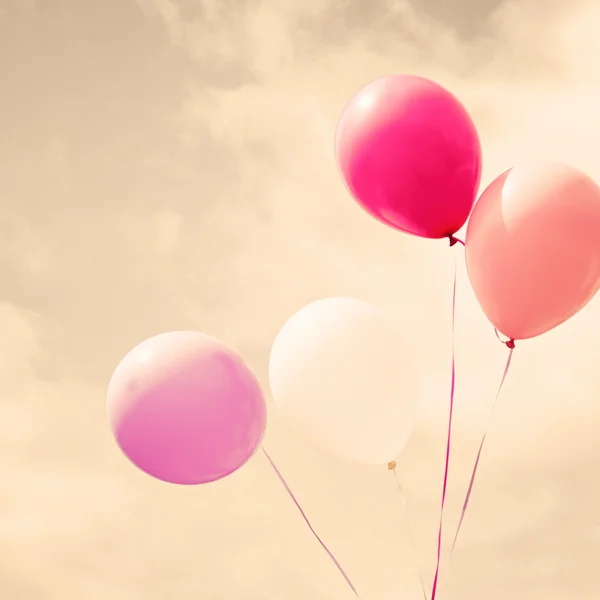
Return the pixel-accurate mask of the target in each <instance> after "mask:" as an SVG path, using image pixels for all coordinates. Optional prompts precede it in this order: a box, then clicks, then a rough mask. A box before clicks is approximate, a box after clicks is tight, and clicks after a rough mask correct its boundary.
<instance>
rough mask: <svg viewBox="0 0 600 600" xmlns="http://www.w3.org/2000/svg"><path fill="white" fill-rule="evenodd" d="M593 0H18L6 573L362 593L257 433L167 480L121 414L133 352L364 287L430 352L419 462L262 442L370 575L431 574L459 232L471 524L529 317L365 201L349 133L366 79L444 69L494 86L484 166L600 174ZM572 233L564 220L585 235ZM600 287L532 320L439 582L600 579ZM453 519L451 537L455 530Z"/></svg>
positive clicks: (3, 466) (284, 434)
mask: <svg viewBox="0 0 600 600" xmlns="http://www.w3.org/2000/svg"><path fill="white" fill-rule="evenodd" d="M599 19H600V7H598V6H596V5H595V3H594V2H591V0H590V1H587V2H586V1H584V0H575V1H574V2H569V3H565V2H558V1H554V0H546V1H542V0H519V1H518V2H517V1H514V2H510V1H505V2H502V1H500V0H493V1H490V0H465V1H463V2H458V1H456V0H455V1H452V2H444V1H443V0H426V1H417V0H386V1H385V2H384V1H382V0H347V1H345V2H342V1H337V2H336V1H334V0H306V1H305V2H302V3H301V2H286V1H284V0H270V1H266V0H220V1H217V0H206V1H196V0H138V1H137V2H136V1H135V0H103V2H98V1H95V0H37V1H35V0H0V74H1V77H0V274H1V278H0V292H1V295H0V326H1V328H2V331H3V343H2V344H1V345H0V474H1V476H2V480H3V482H4V484H3V486H2V491H1V492H0V589H1V590H2V596H3V598H6V599H7V600H54V599H57V600H58V599H60V600H101V599H102V600H104V599H106V598H111V600H142V599H143V600H164V599H167V598H168V599H171V598H173V599H175V598H177V599H180V600H187V599H188V598H189V599H192V598H198V597H203V598H210V599H211V600H234V599H236V600H237V599H244V600H280V599H283V598H286V599H289V600H304V599H306V598H312V599H315V600H321V599H322V600H325V599H327V600H331V599H332V598H335V599H339V600H345V599H348V600H350V599H351V598H352V594H351V592H350V591H349V590H348V588H347V587H345V584H344V582H343V580H342V579H341V578H340V576H339V574H338V573H337V572H336V570H335V568H334V567H333V566H332V565H331V563H330V562H329V561H328V559H327V556H326V555H325V554H324V553H323V552H322V550H321V549H320V547H319V546H318V544H317V543H316V542H315V540H314V539H313V538H312V537H311V535H310V532H309V531H308V530H307V529H306V527H305V526H304V524H303V522H302V520H301V519H300V517H299V515H298V513H297V512H296V510H295V508H294V506H293V505H292V503H291V502H290V501H289V499H288V498H287V496H286V494H285V492H284V490H283V489H282V487H281V485H280V484H279V482H278V481H277V479H276V478H275V477H274V475H273V473H272V471H271V470H270V469H269V465H268V464H267V463H266V461H265V460H264V458H263V457H262V456H260V455H257V456H256V457H254V458H253V459H252V460H251V461H250V462H249V463H248V464H247V465H246V466H245V467H244V468H243V469H241V470H240V471H239V472H238V473H236V474H234V475H233V476H231V477H228V478H226V479H225V480H223V481H221V482H218V483H216V484H214V485H209V486H201V487H192V488H182V487H178V486H169V485H167V484H163V483H161V482H158V481H155V480H152V479H151V478H149V477H147V476H146V475H144V474H143V473H140V472H139V471H137V470H136V469H135V468H134V467H133V466H132V465H131V464H130V463H128V461H127V460H126V459H125V458H124V457H123V456H122V455H121V453H120V451H119V450H118V448H117V446H116V444H115V443H114V441H113V440H112V438H111V436H110V433H109V430H108V426H107V423H106V417H105V393H106V387H107V384H108V381H109V379H110V376H111V374H112V371H113V369H114V368H115V367H116V365H117V363H118V362H119V360H120V359H121V357H122V356H123V355H124V354H125V353H126V352H127V351H128V350H129V349H130V348H131V347H133V346H134V345H135V344H137V343H138V342H140V341H141V340H143V339H144V338H147V337H149V336H151V335H154V334H157V333H161V332H164V331H170V330H178V329H192V330H199V331H203V332H206V333H209V334H211V335H215V336H217V337H219V338H221V339H223V340H224V341H226V342H227V343H229V344H231V345H232V346H234V347H235V348H237V349H238V350H239V351H240V352H241V353H242V354H243V356H244V357H245V358H246V360H247V362H248V363H249V364H250V365H251V366H252V368H253V369H255V371H256V372H257V374H258V375H259V377H260V379H261V382H262V383H263V385H264V387H265V391H266V392H267V394H268V380H267V365H268V356H269V348H270V344H271V343H272V341H273V339H274V337H275V335H276V333H277V331H278V330H279V328H280V327H281V326H282V324H283V323H284V322H285V320H286V319H287V318H288V317H289V316H290V315H291V314H292V313H293V312H295V311H296V310H298V309H299V308H300V307H302V306H303V305H304V304H306V303H308V302H310V301H312V300H315V299H317V298H322V297H325V296H331V295H348V296H355V297H358V298H362V299H365V300H368V301H370V302H373V303H375V304H378V305H379V306H381V307H383V308H385V309H386V310H387V311H389V313H390V314H391V315H392V316H393V317H394V318H395V319H397V320H398V322H399V323H401V324H402V327H403V328H404V330H405V332H406V337H407V341H408V342H409V343H410V345H411V348H412V350H413V353H414V359H415V363H416V364H417V365H418V369H419V376H420V377H421V379H422V381H423V382H424V384H423V392H422V398H421V410H420V413H419V419H418V422H417V424H416V428H415V432H414V435H413V437H412V439H411V441H410V443H409V445H408V447H407V449H406V450H405V452H404V453H403V455H402V456H401V457H400V459H399V463H398V470H399V474H400V477H401V479H402V483H403V486H404V488H405V490H406V495H407V500H408V503H409V507H410V517H411V527H412V529H413V534H414V537H415V539H416V551H415V553H413V552H412V551H411V547H410V544H409V542H408V536H407V535H406V530H405V522H404V520H403V517H402V511H401V508H400V503H399V498H398V495H397V490H396V488H395V484H394V482H393V479H392V478H391V475H390V474H389V473H388V472H387V471H386V470H385V469H381V470H378V469H375V468H365V467H358V466H352V465H347V464H342V463H339V462H336V461H334V460H332V459H329V458H327V457H324V456H322V455H320V454H319V453H317V452H316V451H314V450H312V449H311V448H310V447H308V446H306V445H305V444H304V443H303V442H302V441H300V440H299V439H298V438H297V437H296V436H295V435H294V434H293V432H291V431H290V430H289V429H288V428H287V427H286V425H285V424H284V423H283V422H282V421H281V419H280V417H279V416H278V414H277V413H276V411H275V410H273V406H272V400H271V399H270V398H268V402H269V426H268V432H267V437H266V440H265V447H266V448H268V450H269V452H270V453H271V455H272V456H273V458H274V459H275V462H276V463H277V464H278V466H279V467H280V469H281V471H282V472H283V473H284V475H285V476H286V477H287V478H288V480H289V483H290V485H291V486H292V488H293V489H294V491H295V492H296V495H297V496H298V498H299V500H300V501H301V503H302V505H303V507H304V509H305V510H306V512H307V513H308V514H309V516H310V518H311V519H312V520H313V522H314V525H315V527H316V529H317V530H318V531H319V533H320V534H321V535H322V537H323V538H324V539H325V540H326V542H327V543H328V544H329V545H330V547H331V548H332V550H333V551H334V552H335V553H336V555H337V556H338V558H339V559H340V561H341V562H342V564H343V565H344V568H345V569H346V571H347V572H348V573H349V575H350V576H351V578H352V580H353V581H354V583H355V584H356V586H357V588H358V589H359V591H360V594H361V598H362V600H394V599H397V598H402V599H404V600H411V599H413V598H414V599H415V600H418V599H419V598H420V597H421V596H420V589H419V583H418V578H417V575H416V569H415V562H414V560H415V559H416V560H417V561H418V563H419V564H420V566H421V569H422V570H423V572H424V574H425V578H426V581H427V582H428V583H429V582H430V581H431V579H432V575H433V567H434V558H435V535H436V533H437V522H438V518H439V502H440V491H441V477H442V468H443V451H444V444H445V419H446V418H447V408H448V394H449V375H450V372H449V371H450V349H451V335H450V311H451V287H452V276H453V262H454V260H455V259H456V260H457V261H458V265H459V268H458V300H457V301H458V308H457V337H456V353H457V377H458V384H457V396H456V411H457V412H456V421H455V443H454V447H453V461H452V464H451V473H450V477H451V478H450V484H449V501H448V510H447V519H446V531H447V532H448V534H447V538H446V541H447V542H449V541H450V540H448V537H451V533H452V532H453V528H454V526H455V525H456V522H457V519H458V515H459V509H460V505H461V503H462V498H463V494H464V491H465V487H466V484H467V482H468V477H469V474H470V467H471V463H472V461H473V458H474V452H475V450H476V447H477V443H478V440H479V436H480V435H481V433H482V432H483V430H484V427H485V422H486V419H487V414H488V410H489V407H490V404H491V402H492V400H493V397H494V394H495V391H496V388H497V385H498V382H499V379H500V376H501V374H502V369H503V367H504V362H505V360H506V352H507V350H506V348H505V347H503V346H502V345H501V344H499V343H498V341H497V340H496V339H495V337H494V335H493V332H492V330H491V327H490V325H489V323H488V322H487V321H486V319H485V317H484V316H483V314H482V312H481V310H480V309H479V307H478V305H477V302H476V300H475V298H474V297H473V294H472V291H471V289H470V287H469V284H468V279H467V276H466V272H465V269H464V260H463V253H462V250H461V248H459V247H455V248H453V249H452V250H451V249H449V248H448V247H447V244H446V243H444V242H443V241H439V242H434V241H428V240H419V239H415V238H410V237H408V236H403V235H401V234H400V233H397V232H394V231H392V230H390V229H387V228H385V227H384V226H382V225H381V224H379V223H377V222H375V220H373V219H371V218H370V217H369V216H368V215H366V214H365V213H363V212H362V211H361V210H360V209H359V208H358V207H357V205H356V204H355V203H354V202H353V200H352V199H351V198H350V197H349V196H348V194H347V192H346V191H345V189H344V186H343V184H342V182H341V180H340V178H339V175H338V173H337V170H336V166H335V162H334V157H333V139H334V132H335V124H336V120H337V118H338V116H339V114H340V113H341V111H342V109H343V107H344V105H345V103H346V102H347V101H348V100H349V99H350V98H351V97H352V95H353V94H354V93H355V92H356V91H358V89H360V88H361V87H362V86H363V85H364V84H366V83H368V82H369V81H371V80H373V79H375V78H377V77H379V76H382V75H386V74H390V73H414V74H419V75H423V76H425V77H430V78H432V79H434V80H435V81H437V82H439V83H441V84H442V85H444V86H446V87H447V88H448V89H449V90H451V91H452V92H453V93H454V94H456V95H457V96H458V97H459V98H460V99H461V101H462V102H463V103H464V104H465V106H466V107H467V108H468V110H469V111H470V113H471V115H472V117H473V119H474V121H475V123H476V125H477V128H478V130H479V132H480V135H481V139H482V144H483V149H484V173H483V180H482V186H485V185H487V183H489V182H490V181H491V180H492V179H494V178H495V177H496V176H497V175H499V174H500V173H501V172H503V171H504V170H506V169H507V168H510V167H511V166H513V165H515V164H518V163H519V162H520V161H524V160H528V159H539V158H552V159H554V160H559V161H564V162H567V163H569V164H571V165H573V166H576V167H579V168H581V169H582V170H584V171H586V172H587V173H588V174H589V175H591V176H592V177H595V178H596V179H597V180H600V164H599V163H598V160H597V156H598V154H597V151H596V143H597V140H598V139H600V120H598V118H597V114H598V113H597V107H598V106H599V105H600V69H599V68H598V66H597V60H595V58H594V57H596V56H598V55H600V41H599V40H598V37H597V35H596V34H597V27H596V25H595V24H596V23H597V22H598V20H599ZM560 243H565V244H566V243H569V240H560ZM599 330H600V299H596V300H595V301H593V302H592V303H591V304H590V305H588V306H587V307H586V308H585V309H584V311H582V312H581V313H580V314H579V315H577V316H576V317H575V318H573V319H572V320H571V321H569V322H568V323H566V324H565V325H563V326H561V327H559V328H557V329H556V330H554V331H552V332H550V333H548V334H546V335H544V336H541V337H540V338H537V339H534V340H530V341H527V342H523V343H522V344H518V345H517V348H516V350H515V354H514V360H513V366H512V367H511V373H510V376H509V379H508V381H507V384H506V386H505V388H504V392H503V396H502V400H501V403H500V406H499V408H498V410H497V412H496V414H495V417H494V420H493V423H492V426H491V429H490V435H489V437H488V442H487V446H486V450H485V453H484V457H483V459H482V464H481V467H480V471H479V473H480V474H479V477H478V481H477V484H476V488H475V491H474V494H473V499H472V504H471V507H470V510H469V513H468V516H467V520H466V522H465V526H464V529H463V534H462V537H461V539H460V541H459V544H458V547H457V549H456V551H455V553H454V556H453V557H452V559H450V557H449V553H448V550H447V548H446V549H445V552H444V562H443V564H442V580H441V589H440V591H439V596H438V598H439V600H475V599H480V598H482V597H484V598H486V599H487V600H501V599H502V600H504V599H505V598H507V597H510V598H512V599H513V600H521V599H523V600H524V599H527V600H536V599H538V598H543V599H544V600H559V599H563V598H568V599H569V600H588V599H592V598H597V597H598V594H599V593H600V575H599V573H598V569H597V562H598V559H599V558H600V516H599V515H598V510H597V507H598V505H599V503H600V441H599V439H598V435H597V429H598V427H599V426H600V407H599V406H598V402H597V398H598V395H599V393H600V378H599V376H598V369H597V367H596V360H597V359H596V357H597V356H598V355H599V347H600V341H598V340H599V338H598V335H597V332H598V331H599ZM445 546H447V543H446V544H445Z"/></svg>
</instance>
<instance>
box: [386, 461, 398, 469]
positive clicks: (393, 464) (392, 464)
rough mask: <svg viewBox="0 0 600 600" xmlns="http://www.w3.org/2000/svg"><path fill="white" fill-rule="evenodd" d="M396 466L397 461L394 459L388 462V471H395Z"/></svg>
mask: <svg viewBox="0 0 600 600" xmlns="http://www.w3.org/2000/svg"><path fill="white" fill-rule="evenodd" d="M395 468H396V461H395V460H392V461H391V462H389V463H388V471H393V470H394V469H395Z"/></svg>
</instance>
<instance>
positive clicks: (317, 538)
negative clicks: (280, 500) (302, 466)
mask: <svg viewBox="0 0 600 600" xmlns="http://www.w3.org/2000/svg"><path fill="white" fill-rule="evenodd" d="M261 450H262V451H263V454H264V455H265V456H266V458H267V460H268V461H269V464H270V465H271V468H272V469H273V471H274V472H275V475H277V478H278V479H279V481H280V482H281V484H282V485H283V487H284V489H285V491H286V492H287V494H288V496H289V497H290V498H291V500H292V502H293V503H294V504H295V505H296V508H297V509H298V511H299V512H300V515H301V516H302V518H303V519H304V522H305V523H306V525H307V526H308V528H309V529H310V531H311V533H312V534H313V536H314V537H315V539H316V540H317V542H319V544H321V547H322V548H323V550H325V552H326V553H327V555H328V556H329V558H330V559H331V561H332V562H333V564H334V565H335V566H336V568H337V570H338V571H339V572H340V575H341V576H342V577H343V578H344V580H345V581H346V583H347V584H348V587H349V588H350V589H351V590H352V591H353V592H354V595H355V596H356V597H357V598H358V599H359V600H360V596H359V595H358V592H357V591H356V588H355V587H354V584H353V583H352V581H351V580H350V577H348V575H346V572H345V571H344V569H343V568H342V565H341V564H340V563H339V561H338V559H337V558H336V557H335V556H334V554H333V552H332V551H331V550H330V549H329V548H328V547H327V545H326V544H325V542H324V541H323V540H322V539H321V538H320V537H319V534H318V533H317V532H316V531H315V529H314V527H313V526H312V523H311V522H310V520H309V519H308V517H307V516H306V513H305V512H304V510H303V509H302V507H301V506H300V503H299V502H298V500H297V498H296V496H295V495H294V492H292V490H291V488H290V486H289V485H288V483H287V481H286V480H285V478H284V476H283V475H282V474H281V471H280V470H279V469H278V468H277V465H276V464H275V463H274V462H273V459H272V458H271V457H270V456H269V454H268V452H267V451H266V450H265V449H264V447H263V448H261Z"/></svg>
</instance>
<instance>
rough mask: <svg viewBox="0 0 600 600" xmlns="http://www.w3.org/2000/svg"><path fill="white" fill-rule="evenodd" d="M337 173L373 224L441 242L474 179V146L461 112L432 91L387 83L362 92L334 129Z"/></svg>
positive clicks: (407, 78) (399, 79)
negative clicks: (369, 216)
mask: <svg viewBox="0 0 600 600" xmlns="http://www.w3.org/2000/svg"><path fill="white" fill-rule="evenodd" d="M335 152H336V159H337V163H338V167H339V169H340V172H341V174H342V177H343V179H344V181H345V183H346V186H347V187H348V190H349V191H350V193H351V194H352V196H353V197H354V198H355V199H356V201H357V202H358V203H359V204H360V205H361V206H362V207H363V208H364V209H365V210H366V211H367V212H368V213H369V214H371V215H372V216H374V217H375V218H376V219H379V220H380V221H381V222H383V223H385V224H386V225H389V226H390V227H393V228H395V229H398V230H400V231H403V232H405V233H410V234H413V235H417V236H421V237H425V238H444V237H449V236H451V235H452V234H454V233H456V232H457V231H458V230H459V229H460V228H461V227H462V226H463V225H464V224H465V222H466V220H467V218H468V216H469V213H470V212H471V209H472V208H473V204H474V203H475V198H476V195H477V190H478V187H479V181H480V177H481V144H480V142H479V137H478V135H477V131H476V129H475V126H474V124H473V122H472V121H471V118H470V117H469V115H468V113H467V111H466V110H465V108H464V107H463V106H462V104H461V103H460V102H459V101H458V100H457V99H456V98H455V97H454V96H453V95H452V94H450V93H449V92H447V91H446V90H445V89H444V88H442V87H440V86H439V85H437V84H436V83H433V82H432V81H429V80H427V79H423V78H421V77H415V76H412V75H391V76H389V77H383V78H382V79H377V80H376V81H373V82H372V83H370V84H368V85H367V86H366V87H364V88H363V89H362V90H361V91H360V92H359V93H358V94H357V95H356V96H355V97H354V98H353V99H352V100H351V101H350V103H349V104H348V106H347V107H346V109H345V110H344V112H343V114H342V116H341V118H340V121H339V123H338V126H337V132H336V140H335Z"/></svg>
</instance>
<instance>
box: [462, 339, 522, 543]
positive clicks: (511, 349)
mask: <svg viewBox="0 0 600 600" xmlns="http://www.w3.org/2000/svg"><path fill="white" fill-rule="evenodd" d="M496 337H497V338H498V339H500V336H499V335H498V332H496ZM501 341H502V340H501ZM502 343H503V344H506V346H507V347H508V349H509V351H508V358H507V359H506V366H505V367H504V373H503V374H502V379H501V380H500V385H499V386H498V391H497V392H496V398H495V399H494V403H493V404H492V410H491V411H490V414H489V416H488V421H487V424H486V427H485V431H484V434H483V437H482V438H481V442H480V443H479V450H478V451H477V457H476V458H475V464H474V465H473V471H472V472H471V480H470V481H469V487H468V488H467V493H466V495H465V501H464V502H463V507H462V512H461V514H460V519H459V521H458V527H457V528H456V533H455V534H454V541H453V542H452V552H454V548H455V546H456V540H457V539H458V534H459V533H460V530H461V527H462V524H463V521H464V519H465V514H466V512H467V507H468V506H469V500H470V499H471V493H472V492H473V484H474V483H475V476H476V475H477V469H478V468H479V459H480V458H481V452H482V450H483V445H484V444H485V439H486V437H487V433H488V431H489V428H490V423H491V421H492V417H493V416H494V411H495V410H496V404H497V403H498V398H499V397H500V393H501V392H502V388H503V386H504V382H505V381H506V376H507V375H508V371H509V369H510V363H511V361H512V356H513V352H514V349H515V342H514V340H508V341H506V342H505V341H502Z"/></svg>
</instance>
